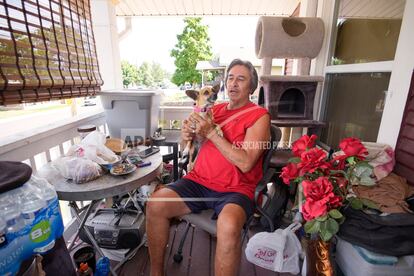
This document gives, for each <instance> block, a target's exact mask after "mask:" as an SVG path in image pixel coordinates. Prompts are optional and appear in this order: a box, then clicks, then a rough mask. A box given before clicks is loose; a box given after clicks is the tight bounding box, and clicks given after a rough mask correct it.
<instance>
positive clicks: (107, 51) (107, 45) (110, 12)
mask: <svg viewBox="0 0 414 276" xmlns="http://www.w3.org/2000/svg"><path fill="white" fill-rule="evenodd" d="M112 2H113V1H111V0H91V13H92V24H93V32H94V35H95V44H96V51H97V55H98V63H99V71H100V72H101V76H102V79H103V80H104V84H103V86H102V90H108V89H122V73H121V60H120V54H119V43H118V31H117V27H116V16H115V6H114V4H112Z"/></svg>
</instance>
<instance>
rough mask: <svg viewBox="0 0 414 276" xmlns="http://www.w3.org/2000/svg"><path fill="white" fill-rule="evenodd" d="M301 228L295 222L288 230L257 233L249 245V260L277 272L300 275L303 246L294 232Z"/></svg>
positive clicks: (247, 247)
mask: <svg viewBox="0 0 414 276" xmlns="http://www.w3.org/2000/svg"><path fill="white" fill-rule="evenodd" d="M299 227H300V224H298V223H296V222H295V223H292V224H291V225H289V226H288V227H287V228H286V229H277V230H276V231H275V232H271V233H270V232H260V233H257V234H256V235H254V236H253V237H252V238H251V239H250V240H249V242H248V243H247V246H246V250H245V253H246V258H247V260H248V261H250V262H251V263H253V264H255V265H258V266H260V267H263V268H266V269H269V270H272V271H275V272H288V273H292V274H298V273H299V255H300V254H301V252H302V246H301V244H300V242H299V240H298V238H297V237H296V235H295V233H294V231H296V229H298V228H299Z"/></svg>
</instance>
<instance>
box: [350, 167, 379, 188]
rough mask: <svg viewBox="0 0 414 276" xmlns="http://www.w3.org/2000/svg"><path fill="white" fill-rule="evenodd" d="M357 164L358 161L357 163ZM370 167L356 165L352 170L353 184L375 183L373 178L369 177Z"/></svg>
mask: <svg viewBox="0 0 414 276" xmlns="http://www.w3.org/2000/svg"><path fill="white" fill-rule="evenodd" d="M358 164H359V163H358ZM371 174H372V167H370V166H360V165H357V166H356V167H355V169H354V171H353V182H352V184H354V185H364V186H373V185H375V184H376V182H375V180H374V179H373V178H371Z"/></svg>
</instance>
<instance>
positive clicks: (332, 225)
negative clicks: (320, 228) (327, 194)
mask: <svg viewBox="0 0 414 276" xmlns="http://www.w3.org/2000/svg"><path fill="white" fill-rule="evenodd" d="M327 229H328V231H329V232H330V233H332V235H335V234H336V233H338V231H339V224H338V222H337V221H336V220H334V219H332V218H329V219H328V221H327Z"/></svg>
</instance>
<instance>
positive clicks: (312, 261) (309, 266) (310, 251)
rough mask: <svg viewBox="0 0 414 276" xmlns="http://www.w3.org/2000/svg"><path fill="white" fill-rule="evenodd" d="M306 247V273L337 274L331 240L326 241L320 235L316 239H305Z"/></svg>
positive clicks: (309, 274)
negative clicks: (335, 272) (334, 267)
mask: <svg viewBox="0 0 414 276" xmlns="http://www.w3.org/2000/svg"><path fill="white" fill-rule="evenodd" d="M304 248H305V252H306V275H308V276H316V275H317V276H333V275H335V274H334V269H333V265H334V262H333V261H332V254H331V252H332V251H331V241H328V242H325V241H323V240H321V239H320V238H319V237H318V238H316V239H305V244H304Z"/></svg>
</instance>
